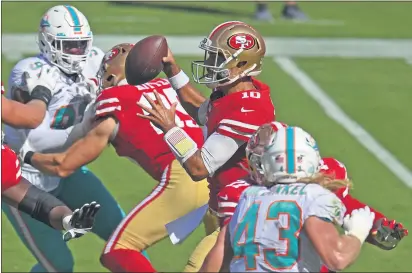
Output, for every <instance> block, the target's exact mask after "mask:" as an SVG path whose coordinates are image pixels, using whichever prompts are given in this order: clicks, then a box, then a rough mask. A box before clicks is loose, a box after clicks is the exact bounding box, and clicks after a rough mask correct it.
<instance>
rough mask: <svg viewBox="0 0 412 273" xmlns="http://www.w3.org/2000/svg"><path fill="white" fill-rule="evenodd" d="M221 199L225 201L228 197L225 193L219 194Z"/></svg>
mask: <svg viewBox="0 0 412 273" xmlns="http://www.w3.org/2000/svg"><path fill="white" fill-rule="evenodd" d="M220 198H221V199H223V200H225V201H227V200H228V199H229V197H228V196H227V194H226V195H225V196H220Z"/></svg>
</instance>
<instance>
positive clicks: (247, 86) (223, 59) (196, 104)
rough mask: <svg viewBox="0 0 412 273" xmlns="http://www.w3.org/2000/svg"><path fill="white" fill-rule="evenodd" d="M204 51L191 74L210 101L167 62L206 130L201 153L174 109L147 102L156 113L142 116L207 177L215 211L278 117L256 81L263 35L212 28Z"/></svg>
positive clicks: (232, 26) (197, 174)
mask: <svg viewBox="0 0 412 273" xmlns="http://www.w3.org/2000/svg"><path fill="white" fill-rule="evenodd" d="M199 47H200V49H202V50H203V51H204V52H205V58H204V60H202V61H196V62H193V63H192V72H193V76H194V80H195V82H197V83H200V84H205V85H206V86H207V87H208V88H210V89H212V90H213V92H212V94H211V96H210V98H209V99H207V98H205V97H203V96H202V95H201V93H200V92H199V91H198V90H196V89H195V88H194V87H193V85H191V84H190V83H189V78H188V77H187V75H186V74H185V73H184V72H183V71H182V70H181V69H180V67H179V66H178V65H177V63H176V61H175V60H174V58H173V55H172V53H171V52H170V50H169V54H168V56H167V57H165V58H164V59H163V62H164V72H165V74H166V75H167V76H168V77H169V80H170V82H171V84H172V86H173V88H174V89H175V90H178V95H179V98H180V101H181V102H182V105H183V107H184V108H185V109H186V111H187V112H188V113H189V114H190V115H191V116H192V117H193V118H195V119H196V120H197V121H198V123H199V124H201V125H206V126H207V139H206V141H205V143H204V144H203V146H202V147H201V148H198V147H197V145H196V143H195V141H194V140H192V139H190V137H189V136H188V135H187V133H186V132H185V129H184V128H180V127H177V126H176V124H175V123H174V113H173V108H172V109H171V110H168V109H167V108H165V107H163V105H162V104H161V103H158V104H156V103H155V102H154V101H153V100H152V99H150V98H149V97H147V99H148V101H149V102H150V104H151V106H152V108H151V109H149V108H148V107H146V106H145V105H141V107H142V108H144V109H145V110H146V111H147V112H148V113H149V114H150V115H145V116H142V117H144V118H147V119H150V120H151V121H152V122H154V123H155V124H157V125H158V126H159V127H160V128H162V130H163V131H164V132H165V141H166V143H167V144H168V145H169V147H170V149H171V150H172V151H173V152H174V154H175V156H176V158H177V159H178V161H179V162H180V163H181V164H182V165H183V166H184V168H185V169H186V171H187V173H188V174H189V175H190V176H191V177H192V178H193V180H201V179H204V178H208V182H209V188H210V200H209V208H210V210H211V211H213V212H216V211H217V208H218V207H217V194H218V192H219V191H220V190H221V189H222V188H223V187H224V186H225V185H227V184H229V183H231V182H233V181H236V180H237V179H239V178H241V177H244V176H245V175H246V174H247V171H246V167H247V166H246V157H245V144H246V142H247V141H248V139H249V137H250V136H251V134H252V133H253V132H254V131H255V130H256V129H257V128H258V127H259V126H260V125H261V124H264V123H267V122H270V121H273V120H274V119H275V113H274V106H273V104H272V101H271V98H270V89H269V87H268V86H267V85H265V84H264V83H262V82H260V81H258V80H257V79H255V78H254V76H257V75H259V74H260V73H261V71H262V62H263V57H264V55H265V52H266V46H265V41H264V39H263V37H262V36H261V35H260V34H259V32H258V31H256V30H255V29H254V28H252V27H251V26H249V25H247V24H245V23H243V22H239V21H230V22H225V23H222V24H220V25H219V26H217V27H216V28H215V29H213V30H212V32H211V33H210V34H209V36H208V37H206V38H205V39H204V40H203V41H202V42H201V43H200V46H199ZM131 74H132V73H131ZM156 100H158V98H156ZM178 135H179V136H184V138H183V139H182V140H181V141H180V142H181V143H186V145H187V146H185V149H182V148H180V147H178V146H179V145H181V144H180V142H179V143H177V145H176V143H175V141H174V139H176V137H177V136H178ZM206 240H207V239H205V240H204V241H202V242H201V244H200V245H199V247H202V244H203V242H205V241H206ZM209 241H210V242H212V245H213V244H214V241H213V240H209ZM205 244H206V243H205ZM212 245H210V244H209V243H208V246H205V247H204V248H205V251H197V250H196V251H195V252H196V253H201V252H203V253H204V254H205V255H206V253H207V252H208V251H209V249H210V247H212ZM203 258H204V256H203V257H192V258H191V261H190V262H189V264H188V266H187V267H186V269H185V271H196V270H198V269H199V268H200V266H201V263H202V260H203ZM199 261H200V262H199Z"/></svg>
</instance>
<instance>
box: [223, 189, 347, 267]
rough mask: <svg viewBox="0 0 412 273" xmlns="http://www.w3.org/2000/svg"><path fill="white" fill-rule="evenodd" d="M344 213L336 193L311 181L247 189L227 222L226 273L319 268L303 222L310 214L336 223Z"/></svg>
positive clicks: (318, 258) (318, 260) (340, 222)
mask: <svg viewBox="0 0 412 273" xmlns="http://www.w3.org/2000/svg"><path fill="white" fill-rule="evenodd" d="M344 213H345V207H344V206H343V204H342V202H341V201H340V200H339V199H338V198H337V197H336V195H335V194H333V193H332V192H330V191H328V190H326V189H324V188H323V187H321V186H319V185H317V184H302V183H296V184H282V185H280V184H279V185H275V186H273V187H272V188H270V189H267V188H266V187H259V186H252V187H249V188H248V189H246V190H245V191H244V192H243V193H242V195H241V197H240V200H239V204H238V206H237V208H236V211H235V214H234V215H233V217H232V219H231V221H230V222H229V226H228V230H229V233H230V242H231V245H232V248H233V252H234V258H233V259H232V261H231V264H230V272H246V271H250V272H319V270H320V267H321V265H322V261H321V259H320V257H319V255H318V254H317V252H316V250H315V249H314V247H313V245H312V243H311V241H310V240H309V238H308V237H307V235H306V233H305V231H304V229H303V225H304V223H305V221H306V219H307V218H308V217H310V216H317V217H319V218H322V219H324V220H326V221H331V222H334V223H338V224H339V225H341V224H342V222H343V216H344Z"/></svg>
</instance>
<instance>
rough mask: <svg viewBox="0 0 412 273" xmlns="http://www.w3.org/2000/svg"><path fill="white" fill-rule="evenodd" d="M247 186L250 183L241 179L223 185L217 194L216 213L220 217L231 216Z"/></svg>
mask: <svg viewBox="0 0 412 273" xmlns="http://www.w3.org/2000/svg"><path fill="white" fill-rule="evenodd" d="M249 186H250V184H249V183H247V182H246V181H243V180H238V181H235V182H233V183H231V184H229V185H227V186H225V187H224V188H223V189H222V190H221V191H220V192H219V193H218V195H217V197H218V198H217V199H218V210H217V215H218V216H219V217H222V218H226V217H231V216H232V215H233V214H234V212H235V209H236V206H237V203H238V202H239V198H240V195H241V194H242V192H243V191H244V190H245V189H247V188H248V187H249Z"/></svg>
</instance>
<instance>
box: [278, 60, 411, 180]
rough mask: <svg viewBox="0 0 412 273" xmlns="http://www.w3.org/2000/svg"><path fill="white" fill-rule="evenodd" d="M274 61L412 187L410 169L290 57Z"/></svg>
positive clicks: (328, 113) (331, 115) (331, 116)
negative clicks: (349, 114)
mask: <svg viewBox="0 0 412 273" xmlns="http://www.w3.org/2000/svg"><path fill="white" fill-rule="evenodd" d="M274 61H275V62H276V63H277V64H278V65H279V66H280V68H282V69H283V70H284V71H285V72H286V73H287V74H289V75H290V76H291V77H292V78H293V79H295V81H296V82H297V83H298V84H299V85H300V86H302V87H303V89H304V90H305V92H306V93H307V94H308V95H309V96H311V97H312V98H313V99H314V100H315V101H316V102H317V103H319V105H320V106H321V107H322V108H323V110H324V111H325V113H326V114H327V115H328V116H329V117H330V118H332V119H333V120H334V121H336V122H337V123H338V124H340V125H341V126H342V127H343V128H344V129H345V130H346V131H347V132H348V133H349V134H351V135H352V136H353V137H354V138H355V139H356V140H357V141H358V142H359V143H360V144H361V145H362V146H363V147H365V148H366V149H367V150H368V151H369V152H370V153H371V154H373V155H374V156H375V157H376V158H377V159H378V160H379V161H380V162H381V163H382V164H383V165H385V166H386V167H387V168H388V169H389V170H390V171H391V172H392V173H393V174H394V175H395V176H396V177H398V178H399V179H400V180H401V181H402V182H403V183H404V184H405V185H406V186H408V187H409V188H412V173H411V172H410V170H409V169H408V168H406V167H405V166H404V165H403V164H402V163H401V162H400V161H399V160H398V159H396V158H395V156H393V155H392V154H391V153H390V152H389V151H388V150H386V149H385V148H384V147H383V146H382V145H381V144H379V143H378V142H377V141H376V140H375V139H374V138H373V137H372V136H371V135H370V134H369V133H368V132H367V131H366V130H365V129H364V128H362V126H360V125H359V124H358V123H356V122H355V121H354V120H352V119H351V118H350V117H349V116H348V115H347V114H346V113H345V112H344V111H343V110H342V109H341V108H340V107H339V106H338V105H337V104H336V103H335V102H334V101H333V100H332V99H331V98H330V97H329V96H328V95H327V94H326V93H325V91H323V90H322V89H321V88H320V87H319V86H318V85H317V84H316V83H315V82H314V81H313V80H312V79H311V78H310V77H309V76H308V75H307V74H306V73H305V72H304V71H303V70H301V69H300V68H299V67H298V66H297V65H296V63H295V62H293V61H292V60H291V59H290V58H288V57H275V58H274Z"/></svg>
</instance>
